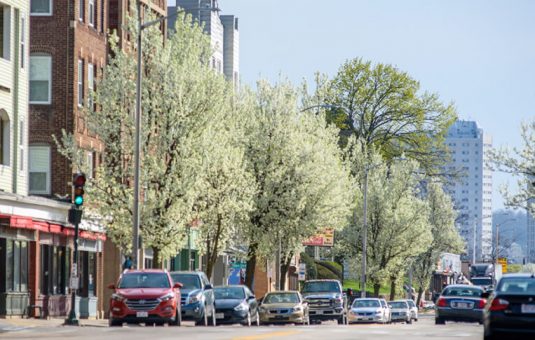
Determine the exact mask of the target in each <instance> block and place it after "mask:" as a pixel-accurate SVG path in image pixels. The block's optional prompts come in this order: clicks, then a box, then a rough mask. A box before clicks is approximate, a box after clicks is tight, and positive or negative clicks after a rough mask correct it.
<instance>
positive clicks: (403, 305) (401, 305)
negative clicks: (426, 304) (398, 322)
mask: <svg viewBox="0 0 535 340" xmlns="http://www.w3.org/2000/svg"><path fill="white" fill-rule="evenodd" d="M390 305H391V306H392V308H409V305H407V303H406V302H405V301H394V302H390Z"/></svg>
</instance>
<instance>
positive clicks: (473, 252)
mask: <svg viewBox="0 0 535 340" xmlns="http://www.w3.org/2000/svg"><path fill="white" fill-rule="evenodd" d="M476 233H477V222H475V221H474V233H473V235H472V264H475V263H476Z"/></svg>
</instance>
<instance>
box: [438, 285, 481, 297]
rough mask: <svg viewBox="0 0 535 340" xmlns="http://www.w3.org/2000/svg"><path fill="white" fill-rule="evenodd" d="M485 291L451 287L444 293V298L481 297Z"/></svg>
mask: <svg viewBox="0 0 535 340" xmlns="http://www.w3.org/2000/svg"><path fill="white" fill-rule="evenodd" d="M481 293H483V291H482V290H481V289H478V288H472V287H451V288H446V289H444V291H443V292H442V295H443V296H466V297H480V296H481Z"/></svg>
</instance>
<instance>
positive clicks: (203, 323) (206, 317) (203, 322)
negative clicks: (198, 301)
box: [195, 308, 208, 326]
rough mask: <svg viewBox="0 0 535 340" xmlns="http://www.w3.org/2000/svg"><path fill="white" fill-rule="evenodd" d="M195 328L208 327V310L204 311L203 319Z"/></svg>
mask: <svg viewBox="0 0 535 340" xmlns="http://www.w3.org/2000/svg"><path fill="white" fill-rule="evenodd" d="M195 326H208V315H207V314H206V308H205V309H204V311H203V315H202V317H201V318H200V319H199V320H197V321H196V322H195Z"/></svg>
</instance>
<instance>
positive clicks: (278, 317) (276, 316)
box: [275, 315, 286, 319]
mask: <svg viewBox="0 0 535 340" xmlns="http://www.w3.org/2000/svg"><path fill="white" fill-rule="evenodd" d="M275 319H286V317H285V316H284V315H275Z"/></svg>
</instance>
